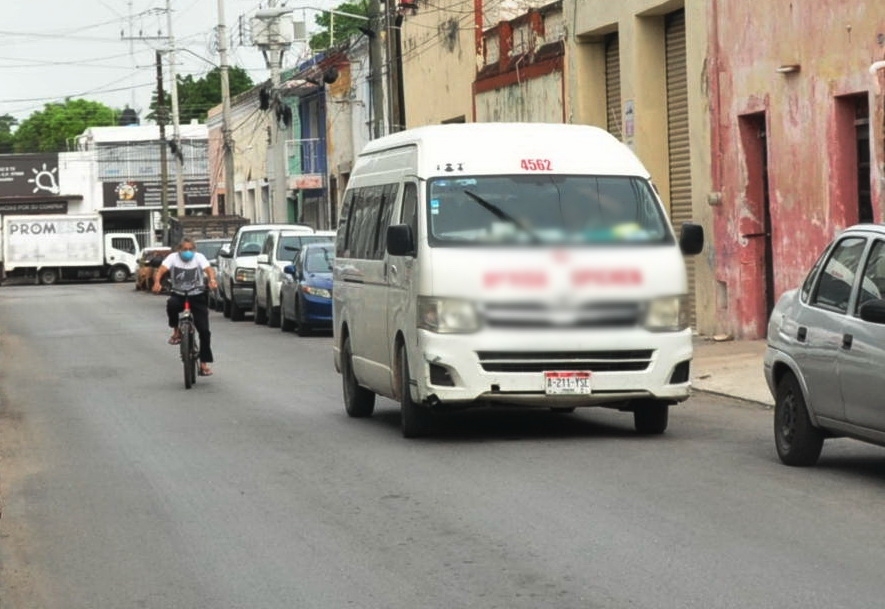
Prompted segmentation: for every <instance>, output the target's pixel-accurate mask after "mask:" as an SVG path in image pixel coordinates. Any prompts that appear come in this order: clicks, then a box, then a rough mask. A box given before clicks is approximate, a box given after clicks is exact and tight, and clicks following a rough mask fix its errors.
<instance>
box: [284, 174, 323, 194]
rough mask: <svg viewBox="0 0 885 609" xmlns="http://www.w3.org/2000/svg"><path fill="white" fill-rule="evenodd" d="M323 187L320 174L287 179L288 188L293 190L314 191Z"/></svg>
mask: <svg viewBox="0 0 885 609" xmlns="http://www.w3.org/2000/svg"><path fill="white" fill-rule="evenodd" d="M322 187H323V176H322V174H309V173H306V174H303V175H299V176H293V177H291V178H289V188H291V189H293V190H314V189H318V188H322Z"/></svg>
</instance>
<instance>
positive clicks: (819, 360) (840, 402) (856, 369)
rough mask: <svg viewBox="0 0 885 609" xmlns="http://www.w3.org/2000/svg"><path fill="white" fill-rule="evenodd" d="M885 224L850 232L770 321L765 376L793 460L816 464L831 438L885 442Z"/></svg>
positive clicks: (787, 458)
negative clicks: (828, 439)
mask: <svg viewBox="0 0 885 609" xmlns="http://www.w3.org/2000/svg"><path fill="white" fill-rule="evenodd" d="M883 295H885V225H871V224H865V225H857V226H853V227H851V228H849V229H847V230H845V231H844V232H843V233H842V234H840V235H839V236H838V237H837V238H836V239H835V240H834V241H833V242H832V243H831V244H830V245H829V246H828V247H827V249H826V250H825V251H824V253H823V254H822V255H821V257H820V258H819V259H818V261H817V262H816V263H815V264H814V266H813V267H812V268H811V271H810V272H809V273H808V276H807V277H806V278H805V281H804V282H803V284H802V286H801V287H799V288H797V289H793V290H790V291H788V292H786V293H785V294H784V295H783V296H781V297H780V299H779V300H778V302H777V305H776V306H775V307H774V311H773V312H772V314H771V317H770V319H769V323H768V346H767V349H766V352H765V357H764V369H765V378H766V381H767V383H768V387H769V390H770V391H771V393H772V395H774V399H775V408H774V440H775V447H776V449H777V454H778V456H779V457H780V459H781V461H783V462H784V463H786V464H787V465H806V466H807V465H814V464H815V463H816V462H817V460H818V458H819V456H820V453H821V449H822V448H823V443H824V440H825V439H826V438H832V437H839V436H846V437H851V438H855V439H858V440H863V441H866V442H870V443H873V444H878V445H882V446H885V408H882V395H885V375H883V374H882V370H883V367H885V349H883V345H885V300H883Z"/></svg>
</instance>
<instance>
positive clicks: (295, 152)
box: [286, 138, 326, 176]
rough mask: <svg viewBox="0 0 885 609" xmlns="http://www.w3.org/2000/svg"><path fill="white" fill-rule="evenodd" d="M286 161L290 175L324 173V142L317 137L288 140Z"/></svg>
mask: <svg viewBox="0 0 885 609" xmlns="http://www.w3.org/2000/svg"><path fill="white" fill-rule="evenodd" d="M286 162H287V165H286V167H287V170H288V174H289V175H290V176H299V175H305V174H315V175H316V174H318V175H324V174H325V173H326V151H325V143H324V142H323V140H321V139H319V138H314V139H304V140H288V141H287V142H286Z"/></svg>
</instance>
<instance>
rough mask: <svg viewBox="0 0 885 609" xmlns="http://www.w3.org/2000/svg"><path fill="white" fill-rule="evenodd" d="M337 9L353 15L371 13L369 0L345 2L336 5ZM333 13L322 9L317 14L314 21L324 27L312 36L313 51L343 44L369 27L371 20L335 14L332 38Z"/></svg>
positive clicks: (311, 46)
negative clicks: (333, 35)
mask: <svg viewBox="0 0 885 609" xmlns="http://www.w3.org/2000/svg"><path fill="white" fill-rule="evenodd" d="M335 10H336V11H338V12H341V13H350V14H351V15H365V16H367V17H368V15H369V2H368V0H357V1H356V2H345V3H344V4H340V5H338V6H336V7H335ZM332 15H333V13H330V12H328V11H322V12H320V13H318V14H317V16H316V17H315V19H314V21H315V22H316V24H317V25H318V26H320V27H321V28H322V31H320V32H317V33H316V34H314V35H313V36H311V37H310V48H311V50H312V51H324V50H326V49H330V48H332V47H333V46H335V45H336V44H341V43H342V42H344V41H345V40H347V39H348V38H350V37H351V36H353V35H354V34H359V33H361V30H360V28H367V27H368V26H369V22H368V21H366V20H365V19H358V18H356V17H345V16H344V15H335V32H334V34H335V39H334V40H331V39H330V36H329V32H330V30H331V25H332Z"/></svg>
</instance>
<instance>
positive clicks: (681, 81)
mask: <svg viewBox="0 0 885 609" xmlns="http://www.w3.org/2000/svg"><path fill="white" fill-rule="evenodd" d="M665 23H666V24H665V39H666V51H667V140H668V144H669V149H670V159H669V165H670V219H671V220H672V222H673V226H674V228H675V229H676V234H677V236H678V234H679V230H680V229H681V227H682V223H683V222H690V221H691V219H692V209H691V156H690V154H689V150H690V144H689V133H688V74H687V66H686V56H685V11H684V10H679V11H676V12H673V13H670V14H669V15H667V18H666V22H665ZM685 263H686V270H687V271H688V295H689V320H690V323H691V326H692V328H695V327H697V323H696V321H697V316H696V310H695V292H694V289H695V263H694V259H693V258H686V259H685Z"/></svg>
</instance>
